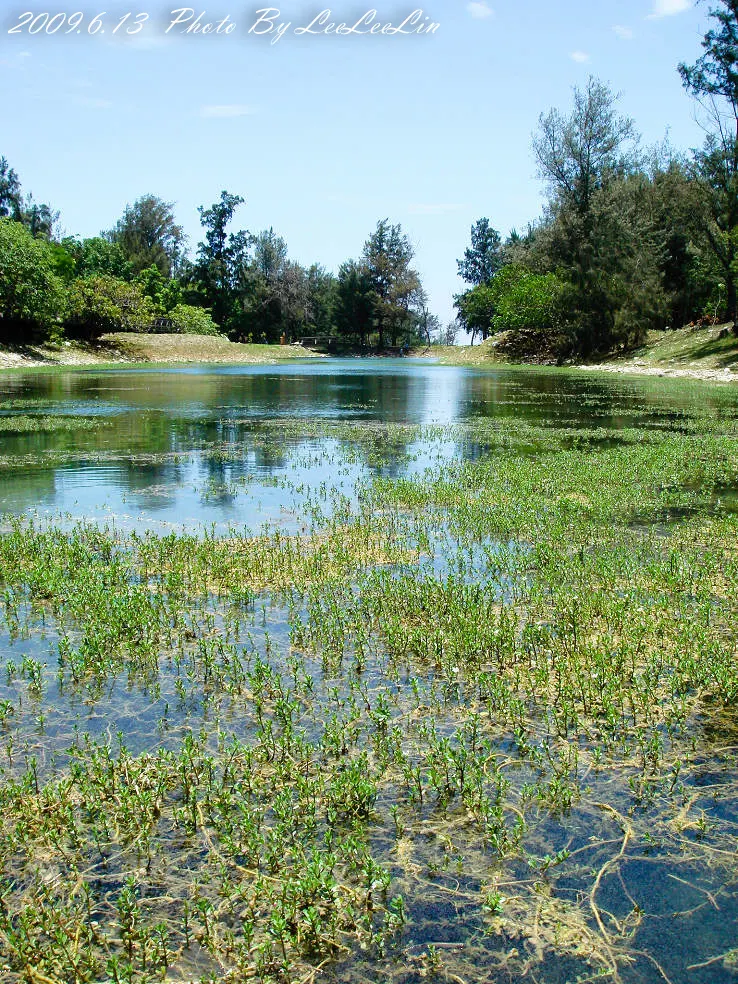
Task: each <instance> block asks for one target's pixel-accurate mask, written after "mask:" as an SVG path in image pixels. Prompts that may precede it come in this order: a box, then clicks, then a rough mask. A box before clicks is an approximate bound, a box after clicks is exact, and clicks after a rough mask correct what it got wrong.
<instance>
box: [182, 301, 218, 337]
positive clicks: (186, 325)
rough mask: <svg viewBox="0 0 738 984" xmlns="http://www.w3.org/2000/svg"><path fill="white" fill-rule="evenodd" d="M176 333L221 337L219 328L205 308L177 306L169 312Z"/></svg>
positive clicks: (187, 305)
mask: <svg viewBox="0 0 738 984" xmlns="http://www.w3.org/2000/svg"><path fill="white" fill-rule="evenodd" d="M169 319H170V320H171V322H172V325H173V328H174V331H177V332H182V333H183V334H190V335H219V334H220V332H219V330H218V326H217V325H216V323H215V322H214V321H213V319H212V318H211V317H210V312H209V311H206V310H205V308H199V307H193V306H192V305H191V304H177V306H176V307H174V308H173V309H172V310H171V311H170V312H169Z"/></svg>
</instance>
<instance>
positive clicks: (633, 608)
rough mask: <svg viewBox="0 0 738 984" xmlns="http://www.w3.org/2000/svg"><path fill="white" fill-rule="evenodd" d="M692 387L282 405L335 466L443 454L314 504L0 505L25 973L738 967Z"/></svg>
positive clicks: (731, 447) (709, 483)
mask: <svg viewBox="0 0 738 984" xmlns="http://www.w3.org/2000/svg"><path fill="white" fill-rule="evenodd" d="M660 385H665V384H660ZM719 392H725V391H719ZM682 393H683V399H685V398H686V399H687V403H688V405H689V407H690V409H684V408H683V409H681V410H679V411H674V412H668V411H664V412H663V413H661V414H656V413H655V412H654V411H653V409H650V410H649V409H648V408H647V407H641V406H639V405H637V404H634V406H633V426H631V427H625V428H622V427H621V428H619V429H617V430H608V429H607V427H606V426H601V427H593V428H591V429H586V428H585V429H582V428H576V429H575V428H569V427H567V426H566V423H565V422H563V423H562V424H561V425H559V426H558V427H552V426H534V425H525V424H522V423H521V422H519V421H514V420H511V421H509V422H505V421H504V420H503V419H498V420H494V421H493V420H472V421H469V422H467V423H464V424H458V425H449V426H448V427H430V428H421V427H408V426H404V425H403V426H399V425H384V424H376V423H375V424H360V423H357V424H353V423H330V422H320V421H311V420H300V421H284V422H282V423H276V424H270V425H264V427H263V428H261V429H257V430H256V431H254V432H253V438H255V439H257V440H265V441H267V442H276V443H277V445H279V446H283V444H284V442H285V441H287V440H295V439H299V440H301V441H308V442H309V444H307V445H306V447H309V448H312V449H313V450H312V451H311V452H310V453H311V454H314V453H315V452H316V449H319V448H323V453H325V454H328V455H329V456H332V458H333V460H334V467H335V469H336V470H337V472H340V470H341V469H342V467H343V465H344V463H345V462H346V461H349V460H351V457H352V455H354V454H356V453H358V451H359V450H360V451H361V454H362V455H364V454H369V455H370V456H372V455H377V456H378V457H377V460H378V461H381V460H383V457H382V456H383V454H385V453H386V449H387V447H388V446H392V445H393V444H394V443H395V442H396V441H398V440H399V441H401V443H402V444H403V445H404V446H406V447H407V446H408V445H412V446H414V447H419V446H423V447H425V448H426V454H427V455H429V456H430V458H431V459H433V458H434V456H435V455H436V452H439V453H438V457H437V462H436V463H434V464H433V465H432V466H431V467H429V468H428V470H427V471H425V472H421V473H419V474H416V475H415V476H414V477H411V476H410V475H409V474H408V475H400V476H398V477H395V478H389V477H379V476H377V477H375V478H373V479H367V480H361V481H360V483H359V485H358V487H357V488H356V489H355V490H354V491H353V492H352V493H351V494H348V493H347V492H345V491H339V489H338V487H336V488H333V489H316V490H315V491H314V492H313V493H312V494H310V495H308V497H307V499H302V500H301V501H302V502H303V509H302V512H303V525H302V531H301V532H298V533H294V534H288V533H285V532H283V531H279V530H273V531H271V532H268V533H264V534H262V535H254V534H252V533H248V532H243V531H241V532H239V531H237V530H232V531H231V533H230V534H228V535H225V536H223V537H214V536H212V535H210V534H205V535H188V534H184V533H172V534H171V535H164V536H160V535H155V534H153V533H146V534H126V535H124V534H121V533H119V532H117V531H116V530H115V529H114V528H110V529H103V528H99V527H97V526H93V525H87V524H84V523H83V524H80V525H78V526H74V527H72V528H70V527H69V526H64V525H63V524H61V523H57V522H56V521H51V522H44V523H40V522H39V521H34V520H10V519H6V520H5V524H4V532H3V533H2V535H0V572H1V581H0V599H1V601H2V606H1V607H0V617H1V618H2V634H1V635H0V640H1V644H2V647H3V650H4V662H5V669H4V672H3V677H2V680H1V681H0V722H1V723H0V727H1V728H2V731H1V732H0V769H1V770H2V781H1V782H0V865H1V868H0V870H1V872H2V874H1V875H0V964H1V965H2V971H3V975H4V979H7V980H8V981H9V982H10V984H12V982H17V984H20V982H21V981H23V982H27V981H32V982H41V984H45V982H48V981H54V982H56V981H62V980H64V981H67V980H68V981H75V982H98V981H99V982H103V981H116V982H127V984H133V982H140V984H142V982H153V981H158V980H161V981H163V980H179V981H201V982H212V981H215V980H232V981H234V982H235V981H242V980H244V979H254V980H257V981H262V982H265V984H266V982H278V981H285V982H286V981H290V982H309V981H312V980H317V979H319V978H320V977H323V976H328V979H341V980H343V981H357V982H358V981H360V980H365V979H367V976H369V975H371V976H376V975H377V974H380V975H381V976H382V978H383V979H387V980H397V981H401V980H407V979H408V974H409V975H411V976H412V975H419V976H420V977H428V976H432V975H433V974H436V975H440V976H441V978H443V977H444V976H445V977H446V979H449V980H451V979H452V980H462V981H472V980H479V979H484V978H487V977H494V979H496V980H518V979H520V978H521V977H524V976H531V979H544V978H545V979H547V980H578V981H588V980H595V979H596V980H611V981H623V982H628V981H631V982H635V981H638V982H649V984H650V982H651V981H654V982H655V981H657V980H660V981H664V980H667V981H668V980H671V981H672V982H676V981H677V980H684V979H686V978H687V976H688V971H687V966H688V965H689V966H690V967H691V966H692V965H695V966H701V967H714V968H715V972H716V973H718V974H719V973H728V972H729V968H730V967H732V965H733V964H732V961H733V960H734V951H733V949H732V947H733V943H734V941H732V938H731V937H730V933H729V930H728V927H729V926H730V925H731V919H732V915H733V914H734V913H735V912H736V905H737V903H736V899H737V898H738V887H737V885H736V875H735V864H734V857H735V830H736V826H735V825H736V822H737V821H736V816H735V802H736V794H737V793H738V771H737V770H736V761H738V759H737V758H736V756H737V755H738V744H737V743H736V735H735V726H734V724H735V722H734V717H735V714H734V711H735V707H736V702H737V701H738V670H737V669H736V663H735V658H734V654H735V647H736V642H737V641H738V639H737V635H738V618H737V613H736V606H735V596H736V586H737V585H738V565H737V563H736V553H735V549H734V546H735V532H736V530H735V525H736V514H735V512H734V505H735V491H734V490H735V489H736V488H737V487H738V456H737V455H736V421H735V415H734V412H733V410H732V409H731V407H732V404H731V403H729V402H725V401H723V402H722V403H720V402H719V403H718V407H719V409H718V412H716V410H715V408H703V407H702V406H701V405H700V396H699V393H697V392H696V391H693V390H690V389H688V388H683V390H682ZM20 411H22V414H23V415H25V416H28V415H29V408H28V407H23V406H21V405H20V404H19V405H18V406H17V408H16V413H18V412H20ZM643 416H646V417H648V419H649V425H648V427H645V428H644V427H643V426H640V425H639V423H638V421H637V419H636V418H638V417H643ZM22 419H23V416H21V417H15V418H11V422H12V420H15V421H16V422H17V424H18V427H19V428H20V429H21V430H23V429H24V427H25V424H21V423H20V421H21V420H22ZM45 419H46V418H42V420H45ZM8 426H10V424H9V425H8ZM40 426H41V425H40ZM247 433H249V431H245V432H244V437H245V436H246V434H247ZM259 435H261V436H259ZM449 443H451V444H452V445H453V444H454V443H458V444H459V446H464V447H474V448H476V449H477V453H476V455H475V458H476V460H466V461H463V460H460V459H454V460H449V459H448V458H447V457H446V458H445V459H444V457H443V456H442V455H440V449H442V448H446V447H448V446H449ZM248 447H249V442H247V441H242V442H237V443H235V444H234V443H231V444H229V445H227V446H223V448H218V447H217V446H214V445H210V446H209V447H208V448H207V451H206V453H207V454H208V455H211V456H212V455H220V456H222V458H223V460H224V461H226V460H230V459H231V458H233V457H234V456H238V455H244V454H248V453H249V451H248ZM434 449H436V451H434ZM6 467H9V468H12V467H27V464H23V465H22V466H21V465H20V464H18V465H17V466H15V465H13V464H12V462H10V461H9V462H7V463H6ZM297 492H298V487H297V485H296V486H295V494H297ZM654 885H657V886H659V894H657V895H654V890H653V886H654ZM667 917H668V918H667ZM720 927H723V929H724V930H725V931H723V929H721V928H720ZM674 932H676V933H678V934H679V937H680V944H679V946H678V947H677V946H670V945H669V940H670V939H672V938H673V937H672V935H671V934H673V933H674ZM708 979H709V980H712V979H713V978H705V980H708ZM714 979H718V978H714Z"/></svg>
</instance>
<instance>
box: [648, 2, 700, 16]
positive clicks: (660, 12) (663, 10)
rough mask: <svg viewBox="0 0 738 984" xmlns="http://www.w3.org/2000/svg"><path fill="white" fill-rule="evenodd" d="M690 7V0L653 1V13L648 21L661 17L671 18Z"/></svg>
mask: <svg viewBox="0 0 738 984" xmlns="http://www.w3.org/2000/svg"><path fill="white" fill-rule="evenodd" d="M691 6H692V3H691V0H655V2H654V6H653V13H652V14H649V15H648V16H649V19H650V20H659V19H660V18H662V17H673V15H674V14H683V13H684V11H685V10H689V9H690V7H691Z"/></svg>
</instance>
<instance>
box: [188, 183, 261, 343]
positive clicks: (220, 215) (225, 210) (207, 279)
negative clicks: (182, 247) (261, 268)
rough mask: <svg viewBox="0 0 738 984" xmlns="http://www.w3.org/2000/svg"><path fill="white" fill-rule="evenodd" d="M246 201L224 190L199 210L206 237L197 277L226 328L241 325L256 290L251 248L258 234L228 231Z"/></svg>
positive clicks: (200, 250) (199, 250) (216, 317)
mask: <svg viewBox="0 0 738 984" xmlns="http://www.w3.org/2000/svg"><path fill="white" fill-rule="evenodd" d="M243 204H244V199H243V198H241V197H240V196H239V195H231V194H229V193H228V192H227V191H223V192H221V196H220V200H219V201H217V202H215V203H214V204H213V205H211V206H210V208H205V207H203V206H201V207H200V208H199V209H198V212H199V213H200V223H201V225H202V227H203V229H204V230H205V240H204V242H201V243H200V244H199V245H198V248H197V262H196V264H195V268H194V271H193V275H194V280H195V282H196V285H197V287H198V289H199V291H200V292H201V293H202V296H203V297H204V300H205V305H206V306H207V307H209V308H211V309H212V312H213V320H214V321H215V322H216V324H218V325H219V326H220V327H221V328H223V329H226V330H229V329H232V328H236V327H238V318H239V315H242V314H243V313H244V310H245V300H246V298H247V297H248V296H249V295H250V294H252V293H253V279H254V277H253V270H252V268H251V264H250V256H249V250H250V248H251V246H252V245H253V243H254V237H253V236H252V235H251V234H250V233H249V232H245V231H241V232H237V233H229V232H228V226H229V225H230V223H231V222H232V220H233V216H234V215H235V213H236V209H237V208H238V207H239V205H243Z"/></svg>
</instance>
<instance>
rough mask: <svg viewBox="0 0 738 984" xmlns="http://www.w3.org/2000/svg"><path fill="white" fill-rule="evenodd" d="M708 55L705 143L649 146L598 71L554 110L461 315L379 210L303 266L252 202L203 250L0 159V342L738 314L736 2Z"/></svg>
mask: <svg viewBox="0 0 738 984" xmlns="http://www.w3.org/2000/svg"><path fill="white" fill-rule="evenodd" d="M709 19H710V28H709V30H708V31H707V33H706V34H705V37H704V39H703V42H702V49H703V50H702V53H701V55H700V56H699V57H698V58H697V60H696V61H695V62H694V63H692V64H688V63H683V64H680V65H679V66H678V71H679V74H680V76H681V79H682V83H683V85H684V87H685V89H686V90H687V91H688V92H689V93H690V95H691V96H692V97H694V100H695V102H696V105H697V107H698V113H699V119H700V122H701V125H702V127H703V130H704V132H705V140H704V143H703V146H702V147H700V148H698V149H695V150H692V151H689V152H682V151H677V150H675V149H674V148H673V147H671V146H670V145H669V143H668V141H665V142H664V143H663V144H661V145H659V146H657V147H644V146H643V145H642V141H641V138H640V137H639V135H638V133H637V131H636V128H635V124H634V122H633V121H632V120H631V119H629V118H627V117H625V116H624V115H622V114H621V113H620V112H619V108H618V96H617V94H616V93H614V92H613V91H612V89H611V88H610V87H609V86H608V85H607V84H606V83H605V82H603V81H601V80H599V79H596V78H590V79H589V81H588V82H587V83H586V85H584V86H583V87H576V88H575V89H574V92H573V99H572V104H571V105H570V106H569V107H568V109H567V110H565V111H561V110H559V109H555V108H554V109H551V110H550V111H549V112H547V113H544V114H542V115H541V117H540V119H539V122H538V127H537V130H536V132H535V134H534V136H533V153H534V155H535V160H536V163H537V166H538V170H539V174H540V177H541V179H542V181H543V182H544V186H545V189H546V204H545V207H544V210H543V214H542V215H541V216H539V217H538V218H537V219H536V220H534V221H532V222H531V223H530V224H529V225H528V226H527V228H526V229H525V231H524V232H522V233H521V232H518V231H516V230H512V231H511V232H510V233H509V234H508V235H507V236H506V237H505V238H504V239H503V236H502V235H501V234H500V232H498V231H497V230H496V229H495V228H494V227H493V224H492V222H491V221H490V219H489V218H487V217H483V218H480V219H479V220H478V221H477V222H475V223H474V225H473V226H472V229H471V242H470V244H469V246H468V248H467V249H466V251H465V253H464V256H463V257H462V258H461V259H459V260H458V261H457V263H458V272H459V275H460V276H461V278H462V279H463V280H464V282H465V284H466V289H465V290H464V291H463V292H461V293H460V294H459V295H457V296H456V298H455V307H456V311H457V317H456V321H455V322H452V323H451V324H449V325H447V326H444V325H442V323H441V321H440V319H439V318H438V317H437V316H436V315H435V314H433V313H432V312H431V311H430V309H429V306H428V296H427V293H426V290H425V288H424V286H423V284H422V281H421V277H420V275H419V273H418V271H417V270H416V269H415V267H414V261H415V247H414V244H413V243H412V241H411V239H410V237H409V236H408V235H407V234H406V233H405V231H404V230H403V229H402V226H401V225H400V224H394V223H392V222H391V221H390V220H389V219H382V220H380V221H379V222H378V223H377V225H376V228H375V229H374V230H373V231H372V232H371V233H370V234H369V235H368V237H367V239H366V242H365V243H364V246H363V249H362V251H361V253H360V255H359V256H358V257H356V258H355V259H349V260H347V261H346V262H344V263H343V264H342V265H341V266H340V268H339V269H338V272H337V273H334V272H331V271H329V270H327V269H326V268H325V267H323V266H322V265H321V264H320V263H317V262H316V263H313V264H311V265H310V266H304V265H302V264H300V263H298V262H295V261H294V260H291V259H290V258H289V253H288V247H287V243H286V242H285V240H284V239H283V238H282V237H281V236H280V235H278V233H276V232H275V231H274V230H273V229H272V228H270V229H268V230H264V231H262V232H259V233H253V232H251V231H249V230H245V229H239V228H237V225H238V223H237V213H238V212H239V209H241V207H242V206H244V205H245V201H244V199H243V198H242V197H241V196H240V195H237V194H232V193H230V192H227V191H223V192H222V194H221V196H220V198H219V200H218V201H216V202H214V203H212V204H211V205H209V206H202V207H200V209H199V214H200V222H201V227H202V233H201V236H202V238H201V241H200V242H198V243H197V244H196V245H195V246H194V248H191V247H190V244H188V242H187V241H186V237H185V236H184V233H183V230H182V228H181V226H180V225H178V223H177V218H176V215H175V206H174V204H173V203H171V202H168V201H166V200H165V199H162V198H160V197H158V196H156V195H154V194H145V195H143V196H141V197H140V198H139V199H138V200H137V201H135V202H134V203H133V204H131V205H129V206H127V207H126V209H125V211H124V213H123V215H122V216H121V217H120V218H119V219H118V220H117V222H116V223H115V224H114V225H113V226H112V228H110V229H108V230H105V231H103V232H101V234H100V235H99V236H97V237H94V238H90V239H80V238H78V237H74V236H69V235H66V234H64V233H62V232H61V231H60V230H61V226H60V216H59V213H58V212H57V211H55V209H54V206H53V205H51V204H45V203H38V202H37V201H36V200H35V199H34V198H33V195H32V194H24V193H23V189H22V186H21V181H20V178H19V176H18V174H17V173H16V171H15V170H14V168H13V167H12V166H11V164H10V163H9V161H8V160H7V159H6V158H5V157H2V158H0V342H5V343H14V344H25V343H28V342H31V341H40V340H43V341H49V342H52V343H53V342H58V341H60V340H61V339H62V338H63V337H65V336H66V337H70V338H78V339H84V340H95V339H96V338H99V337H100V336H101V335H103V334H105V333H107V332H111V331H139V332H141V331H159V332H188V333H201V334H224V335H227V336H228V337H229V338H231V339H232V340H238V341H249V342H257V343H258V342H263V343H274V342H278V341H284V342H291V341H294V340H297V339H300V338H301V337H304V336H322V337H324V338H332V339H335V340H337V341H340V342H341V343H342V344H343V345H344V346H345V347H348V348H354V349H356V350H358V351H367V350H376V349H379V350H382V349H385V348H386V347H387V346H400V345H403V346H405V345H413V344H419V343H424V344H431V343H442V344H453V343H454V342H455V340H456V339H457V336H458V335H460V334H461V333H462V332H463V333H465V334H466V335H467V337H470V339H471V341H472V343H474V342H475V341H476V340H477V339H486V338H488V337H490V336H491V335H499V336H500V348H501V351H504V352H507V353H508V354H510V355H511V356H516V357H522V358H538V359H551V360H556V359H558V360H562V359H566V358H568V357H573V356H585V357H587V356H594V355H600V354H604V353H611V352H617V351H625V350H628V349H631V348H633V347H635V346H637V345H638V344H639V343H641V342H642V341H643V339H644V338H645V337H646V334H647V332H648V331H649V330H653V329H657V330H668V329H670V328H678V327H681V326H683V325H685V324H692V323H711V324H716V323H722V322H729V321H733V322H735V321H736V306H737V289H736V281H737V278H738V57H737V55H736V52H737V51H738V2H737V0H720V3H719V4H718V6H717V7H714V8H712V9H711V11H710V16H709Z"/></svg>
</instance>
